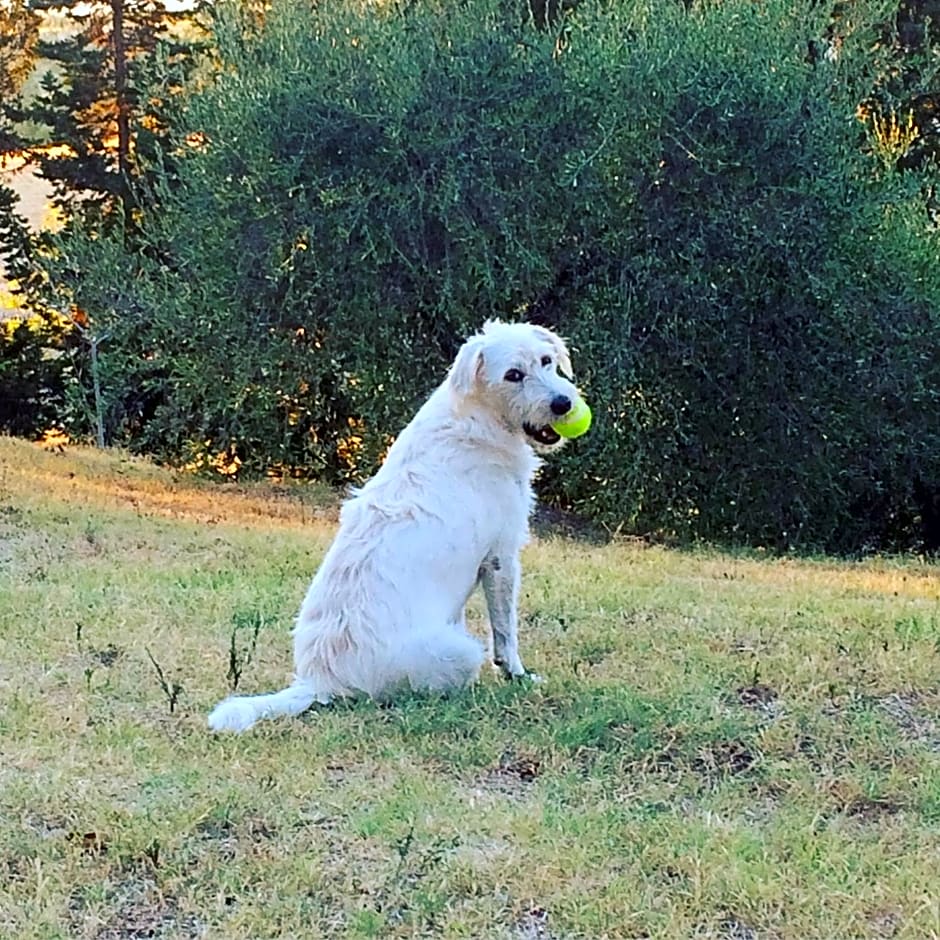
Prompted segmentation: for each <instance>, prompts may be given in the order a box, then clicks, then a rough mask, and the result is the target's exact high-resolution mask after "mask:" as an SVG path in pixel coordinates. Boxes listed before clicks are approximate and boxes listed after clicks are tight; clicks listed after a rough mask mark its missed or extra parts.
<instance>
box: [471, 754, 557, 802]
mask: <svg viewBox="0 0 940 940" xmlns="http://www.w3.org/2000/svg"><path fill="white" fill-rule="evenodd" d="M541 773H542V762H541V760H540V759H539V758H538V757H537V756H535V755H533V754H516V753H514V752H509V751H507V752H506V753H504V754H503V755H502V757H500V759H499V763H498V764H497V765H496V766H495V767H493V768H491V769H490V770H488V771H486V772H485V773H484V774H483V776H482V777H481V778H480V780H479V782H478V785H477V786H476V787H475V790H476V792H478V793H498V794H500V795H501V796H507V797H510V798H512V797H515V798H519V799H522V798H524V797H526V796H527V795H528V794H529V792H530V790H531V788H532V784H533V783H534V782H535V781H536V780H537V779H538V777H539V776H540V775H541Z"/></svg>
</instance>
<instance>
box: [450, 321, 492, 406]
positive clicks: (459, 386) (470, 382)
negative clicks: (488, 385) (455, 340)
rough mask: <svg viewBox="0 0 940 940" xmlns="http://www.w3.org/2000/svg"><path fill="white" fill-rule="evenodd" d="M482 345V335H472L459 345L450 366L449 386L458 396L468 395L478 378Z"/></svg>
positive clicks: (481, 369)
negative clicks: (458, 349)
mask: <svg viewBox="0 0 940 940" xmlns="http://www.w3.org/2000/svg"><path fill="white" fill-rule="evenodd" d="M484 345H486V341H485V340H484V338H483V337H482V336H472V337H471V338H470V339H468V340H467V341H466V342H465V343H464V344H463V346H461V347H460V351H459V352H458V353H457V358H456V359H455V360H454V364H453V365H452V366H451V367H450V387H451V388H452V389H453V390H454V391H455V392H456V393H457V394H458V395H460V396H465V395H469V394H470V393H471V392H472V391H473V389H474V388H475V387H476V384H477V382H479V380H480V375H481V374H482V372H483V347H484Z"/></svg>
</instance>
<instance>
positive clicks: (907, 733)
mask: <svg viewBox="0 0 940 940" xmlns="http://www.w3.org/2000/svg"><path fill="white" fill-rule="evenodd" d="M878 707H879V708H880V709H881V710H882V711H883V712H885V713H886V714H888V715H889V716H890V717H891V718H892V719H893V720H894V722H895V724H896V725H897V726H898V730H899V731H900V732H901V735H902V736H903V738H904V739H905V740H906V741H911V742H913V743H915V744H920V745H922V746H923V747H926V748H927V749H928V750H930V751H934V752H935V753H940V725H938V724H937V722H936V721H934V719H933V718H931V717H929V715H926V714H924V712H925V707H924V703H923V698H922V697H921V696H919V695H916V694H914V693H902V692H892V693H891V694H890V695H885V696H884V697H883V698H881V699H879V700H878Z"/></svg>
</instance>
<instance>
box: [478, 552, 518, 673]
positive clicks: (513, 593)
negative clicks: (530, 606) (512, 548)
mask: <svg viewBox="0 0 940 940" xmlns="http://www.w3.org/2000/svg"><path fill="white" fill-rule="evenodd" d="M480 581H481V582H482V584H483V594H484V595H485V597H486V606H487V610H488V611H489V615H490V629H491V630H492V631H493V662H494V663H495V664H496V665H497V666H499V668H500V669H502V671H503V673H504V674H505V675H506V676H508V677H509V678H514V679H517V678H520V677H522V676H524V675H526V670H525V666H523V665H522V660H521V659H520V658H519V637H518V630H517V614H516V602H517V600H518V597H519V581H520V565H519V559H518V557H517V556H516V554H515V553H513V552H509V553H506V554H493V555H489V556H488V557H487V558H486V560H485V561H484V562H483V565H482V567H481V568H480Z"/></svg>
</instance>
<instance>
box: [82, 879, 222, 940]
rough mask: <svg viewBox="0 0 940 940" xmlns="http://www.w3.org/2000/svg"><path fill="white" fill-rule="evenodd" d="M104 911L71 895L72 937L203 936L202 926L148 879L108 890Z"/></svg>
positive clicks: (109, 939)
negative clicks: (106, 905)
mask: <svg viewBox="0 0 940 940" xmlns="http://www.w3.org/2000/svg"><path fill="white" fill-rule="evenodd" d="M107 903H108V908H109V910H108V911H107V912H103V911H101V910H100V909H99V908H98V906H97V905H95V907H94V908H92V907H91V906H90V905H89V904H88V903H87V901H86V899H85V896H84V894H83V893H82V892H81V891H80V890H76V891H74V892H73V893H72V896H71V898H70V899H69V905H68V912H69V920H70V921H71V926H72V930H73V935H81V936H93V937H95V940H138V938H140V940H143V938H145V937H146V938H161V937H167V938H168V937H173V938H174V940H179V938H186V940H188V938H195V937H202V936H205V933H206V930H205V926H204V925H203V924H202V923H201V921H200V920H199V918H198V917H197V916H196V915H195V914H192V913H188V912H184V911H182V910H181V909H180V905H179V902H178V901H177V900H176V898H174V897H173V896H172V895H170V894H166V893H164V892H163V891H161V890H160V888H159V886H158V885H157V884H156V882H155V881H154V880H153V879H152V878H150V877H133V878H126V879H123V880H121V881H118V882H115V883H114V884H113V885H112V886H111V887H110V890H109V891H108V898H107Z"/></svg>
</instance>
